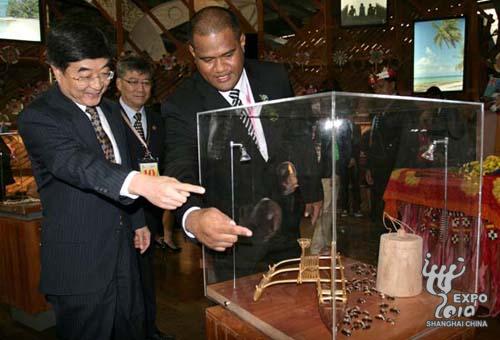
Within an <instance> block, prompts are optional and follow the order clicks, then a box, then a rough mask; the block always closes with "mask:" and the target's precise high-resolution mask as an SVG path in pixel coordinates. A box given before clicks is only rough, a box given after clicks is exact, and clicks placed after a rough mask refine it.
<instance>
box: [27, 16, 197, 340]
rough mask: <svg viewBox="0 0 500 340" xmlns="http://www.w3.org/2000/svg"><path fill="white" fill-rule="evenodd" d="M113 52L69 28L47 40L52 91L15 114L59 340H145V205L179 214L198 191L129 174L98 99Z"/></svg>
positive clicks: (101, 38) (99, 38) (113, 118)
mask: <svg viewBox="0 0 500 340" xmlns="http://www.w3.org/2000/svg"><path fill="white" fill-rule="evenodd" d="M111 58H112V54H111V49H110V47H109V44H108V41H107V38H106V37H105V35H104V34H103V33H102V31H100V30H99V29H97V28H96V27H94V26H90V25H87V24H83V23H76V22H66V23H60V24H59V25H57V26H56V27H54V28H52V29H51V30H50V32H49V34H48V36H47V60H48V63H49V65H50V68H51V70H52V72H53V73H54V76H55V79H56V81H57V82H56V83H55V84H54V85H53V86H52V87H51V88H50V89H49V90H48V91H47V92H45V93H44V94H42V95H41V96H40V97H38V98H37V99H35V100H34V101H33V102H32V103H31V104H30V105H29V106H28V107H27V108H26V109H25V110H24V111H23V112H22V113H21V115H20V117H19V120H18V124H19V132H20V134H21V136H22V138H23V141H24V143H25V145H26V149H27V150H28V154H29V157H30V160H31V164H32V169H33V174H34V176H35V179H36V182H37V185H38V191H39V193H40V199H41V203H42V215H43V219H42V231H41V249H40V253H41V277H40V290H41V291H42V293H44V294H45V296H46V298H47V300H48V302H49V303H50V304H51V305H52V306H53V308H54V311H55V316H56V323H57V324H56V331H57V336H58V338H59V339H75V340H76V339H78V340H83V339H88V340H95V339H102V340H107V339H112V338H114V339H142V338H143V337H144V334H143V317H144V316H143V310H144V308H143V303H142V294H141V291H140V283H139V274H138V270H137V258H136V256H135V250H134V247H135V248H138V249H140V251H141V252H144V251H146V249H147V248H148V246H149V242H150V232H149V230H148V228H147V227H146V226H145V220H144V213H143V210H142V209H135V208H134V207H129V205H131V204H132V203H133V202H134V201H135V199H137V198H138V197H139V196H143V197H145V198H146V199H148V200H149V201H150V202H152V203H153V204H155V205H158V206H160V207H161V208H163V209H175V208H177V207H180V206H181V205H182V204H183V203H184V202H185V201H186V198H187V197H188V196H189V195H190V193H191V192H197V193H202V192H203V191H204V189H203V188H200V187H196V186H193V185H190V184H185V183H180V182H178V181H177V180H176V179H174V178H169V177H160V176H148V175H144V174H141V173H138V172H136V171H132V170H131V169H132V166H131V162H130V159H129V154H128V148H127V142H126V136H125V125H124V123H123V119H122V118H121V116H120V110H119V106H118V105H117V104H116V103H113V102H111V101H109V100H106V99H104V98H103V94H104V92H105V91H106V89H107V88H108V85H109V83H110V81H111V79H112V78H113V71H111Z"/></svg>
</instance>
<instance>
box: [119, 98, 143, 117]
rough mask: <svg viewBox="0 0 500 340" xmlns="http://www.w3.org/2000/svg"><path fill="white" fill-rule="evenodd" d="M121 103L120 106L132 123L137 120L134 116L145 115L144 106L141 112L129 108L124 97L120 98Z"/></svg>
mask: <svg viewBox="0 0 500 340" xmlns="http://www.w3.org/2000/svg"><path fill="white" fill-rule="evenodd" d="M119 102H120V106H121V108H122V110H123V111H125V114H126V115H127V117H128V119H130V121H134V120H135V118H134V115H135V114H136V113H137V112H140V113H142V115H144V106H143V107H141V109H140V110H139V111H136V110H134V109H133V108H131V107H130V106H128V105H127V104H125V102H124V101H123V99H122V97H120V100H119Z"/></svg>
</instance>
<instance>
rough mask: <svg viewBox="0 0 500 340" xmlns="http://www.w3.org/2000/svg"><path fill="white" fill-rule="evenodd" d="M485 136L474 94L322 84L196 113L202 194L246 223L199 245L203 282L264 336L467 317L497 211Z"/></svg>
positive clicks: (376, 333)
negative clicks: (486, 200)
mask: <svg viewBox="0 0 500 340" xmlns="http://www.w3.org/2000/svg"><path fill="white" fill-rule="evenodd" d="M482 140H483V106H482V104H480V103H473V102H458V101H445V100H436V99H421V98H414V97H401V96H380V95H369V94H355V93H342V92H331V93H324V94H317V95H311V96H304V97H297V98H290V99H283V100H276V101H267V102H260V103H258V104H256V105H254V106H242V107H234V108H227V109H221V110H215V111H210V112H202V113H199V114H198V148H199V175H200V180H201V183H202V185H203V186H204V187H205V188H206V189H207V193H206V195H205V198H206V204H207V206H210V207H216V208H218V209H219V210H221V211H222V212H223V213H225V214H226V215H227V216H229V217H231V218H232V219H233V220H234V221H235V222H236V223H237V224H238V225H242V226H245V227H248V228H249V229H251V230H252V232H253V236H252V237H249V238H245V237H240V238H239V240H238V242H237V243H236V245H235V246H234V247H233V248H232V249H229V250H226V251H225V252H216V251H213V250H210V249H208V248H206V247H204V249H203V264H204V279H205V292H206V295H207V296H208V297H209V298H210V299H213V300H214V301H216V302H217V303H219V304H220V305H223V306H225V307H226V308H227V309H229V310H230V311H231V312H233V313H234V314H236V315H237V316H238V317H239V318H241V319H242V320H244V322H246V323H249V324H251V325H252V326H254V327H256V328H257V329H259V330H260V331H261V332H262V333H264V334H265V335H267V336H269V337H271V338H297V339H312V338H318V339H325V338H335V337H336V336H339V337H340V336H354V337H355V336H359V337H363V336H364V337H366V336H372V337H375V338H378V337H382V336H384V337H388V338H391V337H411V336H414V335H418V334H419V332H424V331H425V330H426V329H427V327H429V325H430V324H429V322H431V323H432V322H433V321H435V320H452V319H453V318H456V317H470V316H472V315H473V314H474V313H473V312H475V310H476V309H477V306H478V303H479V302H485V301H483V300H485V297H484V296H482V297H481V293H483V292H484V289H483V288H484V287H482V286H481V282H480V276H479V267H480V265H481V263H480V261H481V258H480V256H479V254H480V244H481V242H480V241H481V237H484V235H483V234H482V233H483V229H484V228H483V224H484V223H483V222H484V221H489V220H491V219H493V218H494V216H492V215H493V213H492V212H491V209H489V208H488V209H485V207H484V205H483V206H482V198H483V195H486V194H485V193H484V192H483V191H484V190H483V188H485V185H486V181H487V180H488V181H491V179H486V178H487V176H488V175H485V176H484V177H483V176H480V175H479V174H480V173H482V170H483V161H482V159H483V154H482ZM491 176H494V175H491ZM483 180H484V183H483ZM490 195H491V194H490ZM493 201H495V200H493ZM497 204H498V203H497ZM315 212H319V216H318V217H317V216H316V213H315ZM486 214H490V215H491V216H490V215H488V216H485V215H486ZM316 217H317V218H316ZM482 289H483V290H482ZM457 292H460V293H462V296H469V295H464V294H470V296H472V297H474V296H475V297H476V300H473V301H472V302H471V300H470V299H468V300H466V301H465V302H464V301H459V300H457V299H456V297H455V295H454V294H455V293H457ZM457 296H458V295H457ZM479 297H481V299H482V300H481V301H480V299H479ZM487 299H488V297H486V300H487ZM467 301H468V302H467ZM422 306H425V307H422ZM431 326H432V325H431ZM438 326H439V325H438Z"/></svg>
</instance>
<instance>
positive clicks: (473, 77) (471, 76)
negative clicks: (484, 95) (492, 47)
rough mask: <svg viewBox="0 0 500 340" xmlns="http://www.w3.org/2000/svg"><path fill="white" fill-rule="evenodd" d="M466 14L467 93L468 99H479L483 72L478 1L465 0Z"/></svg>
mask: <svg viewBox="0 0 500 340" xmlns="http://www.w3.org/2000/svg"><path fill="white" fill-rule="evenodd" d="M464 14H465V16H466V17H467V20H468V24H469V27H468V31H469V33H468V34H469V38H468V39H467V41H468V46H465V51H466V53H467V58H466V61H467V65H466V68H465V70H466V72H467V74H466V78H465V81H466V82H468V86H466V88H468V89H469V91H468V92H467V93H466V96H467V99H468V100H479V76H478V75H479V74H480V72H481V63H479V62H478V60H481V53H480V52H479V30H478V28H479V22H478V15H477V3H476V1H474V0H465V2H464Z"/></svg>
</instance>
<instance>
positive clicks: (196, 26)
mask: <svg viewBox="0 0 500 340" xmlns="http://www.w3.org/2000/svg"><path fill="white" fill-rule="evenodd" d="M226 28H229V29H231V30H232V31H233V33H234V35H235V37H236V38H239V37H240V35H241V27H240V22H239V21H238V18H237V17H236V15H234V13H233V12H231V11H230V10H228V9H226V8H224V7H220V6H207V7H205V8H203V9H201V10H199V11H198V12H196V13H195V15H193V17H192V18H191V21H190V22H189V31H188V32H189V42H190V44H191V45H192V44H193V36H194V35H195V34H199V35H209V34H211V33H219V32H221V31H223V30H225V29H226Z"/></svg>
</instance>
